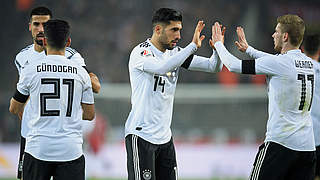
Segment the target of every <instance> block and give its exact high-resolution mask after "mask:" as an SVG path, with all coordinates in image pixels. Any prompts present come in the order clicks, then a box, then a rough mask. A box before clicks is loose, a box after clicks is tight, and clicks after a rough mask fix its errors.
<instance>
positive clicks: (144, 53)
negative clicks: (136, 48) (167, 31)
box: [140, 50, 153, 57]
mask: <svg viewBox="0 0 320 180" xmlns="http://www.w3.org/2000/svg"><path fill="white" fill-rule="evenodd" d="M140 55H141V56H143V57H149V56H153V54H152V52H151V51H148V50H143V51H142V52H141V53H140Z"/></svg>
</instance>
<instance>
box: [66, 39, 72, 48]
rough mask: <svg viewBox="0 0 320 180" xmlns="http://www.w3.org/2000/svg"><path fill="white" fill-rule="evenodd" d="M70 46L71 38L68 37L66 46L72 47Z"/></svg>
mask: <svg viewBox="0 0 320 180" xmlns="http://www.w3.org/2000/svg"><path fill="white" fill-rule="evenodd" d="M70 46H71V38H68V39H67V44H66V47H70Z"/></svg>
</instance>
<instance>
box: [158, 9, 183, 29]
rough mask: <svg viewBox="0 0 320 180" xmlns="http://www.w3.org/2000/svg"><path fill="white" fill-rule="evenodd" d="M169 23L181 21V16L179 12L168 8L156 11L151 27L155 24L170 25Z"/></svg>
mask: <svg viewBox="0 0 320 180" xmlns="http://www.w3.org/2000/svg"><path fill="white" fill-rule="evenodd" d="M170 21H182V15H181V13H180V12H179V11H176V10H174V9H170V8H160V9H158V10H157V11H156V12H155V13H154V14H153V17H152V26H153V27H154V26H155V25H156V24H157V23H164V24H166V25H168V24H170Z"/></svg>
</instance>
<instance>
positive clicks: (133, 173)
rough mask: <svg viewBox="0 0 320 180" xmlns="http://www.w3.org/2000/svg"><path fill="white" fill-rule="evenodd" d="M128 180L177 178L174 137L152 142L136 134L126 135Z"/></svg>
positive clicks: (173, 179) (170, 179)
mask: <svg viewBox="0 0 320 180" xmlns="http://www.w3.org/2000/svg"><path fill="white" fill-rule="evenodd" d="M126 150H127V171H128V180H140V179H143V180H155V179H156V180H176V179H177V161H176V153H175V149H174V145H173V141H172V138H171V140H170V141H169V142H168V143H165V144H152V143H150V142H148V141H145V140H144V139H142V138H140V137H138V136H136V135H131V134H130V135H128V136H126Z"/></svg>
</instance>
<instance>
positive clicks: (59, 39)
mask: <svg viewBox="0 0 320 180" xmlns="http://www.w3.org/2000/svg"><path fill="white" fill-rule="evenodd" d="M69 28H70V27H69V24H68V23H67V22H66V21H62V20H49V21H47V22H46V23H45V24H44V38H43V46H45V47H46V51H47V56H44V57H43V58H40V59H37V60H34V59H33V61H31V62H29V64H28V66H26V67H25V68H24V69H23V70H22V71H21V74H20V78H19V82H18V84H17V90H16V93H15V95H14V96H13V97H12V99H11V102H10V108H9V110H10V112H11V113H13V114H18V113H19V112H20V111H23V107H24V104H25V102H26V101H27V99H28V98H29V96H30V99H29V103H30V107H31V108H30V110H29V111H30V113H29V116H30V117H29V118H30V120H29V121H27V125H28V126H29V127H30V131H31V132H32V133H28V134H27V137H26V147H25V153H24V163H23V179H24V180H34V179H41V180H49V179H50V178H51V176H52V177H53V179H57V180H59V179H61V180H64V179H65V180H67V179H79V180H81V179H82V180H84V166H85V161H84V156H83V152H82V141H83V140H82V122H81V121H82V119H84V120H92V119H93V118H94V116H95V112H94V98H93V92H92V85H91V80H90V76H89V75H88V73H87V71H86V70H85V69H84V68H83V67H82V66H80V65H79V64H77V63H76V62H73V61H70V60H68V59H67V58H66V57H65V51H66V47H67V46H68V45H69V44H70V42H71V40H70V29H69Z"/></svg>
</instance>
